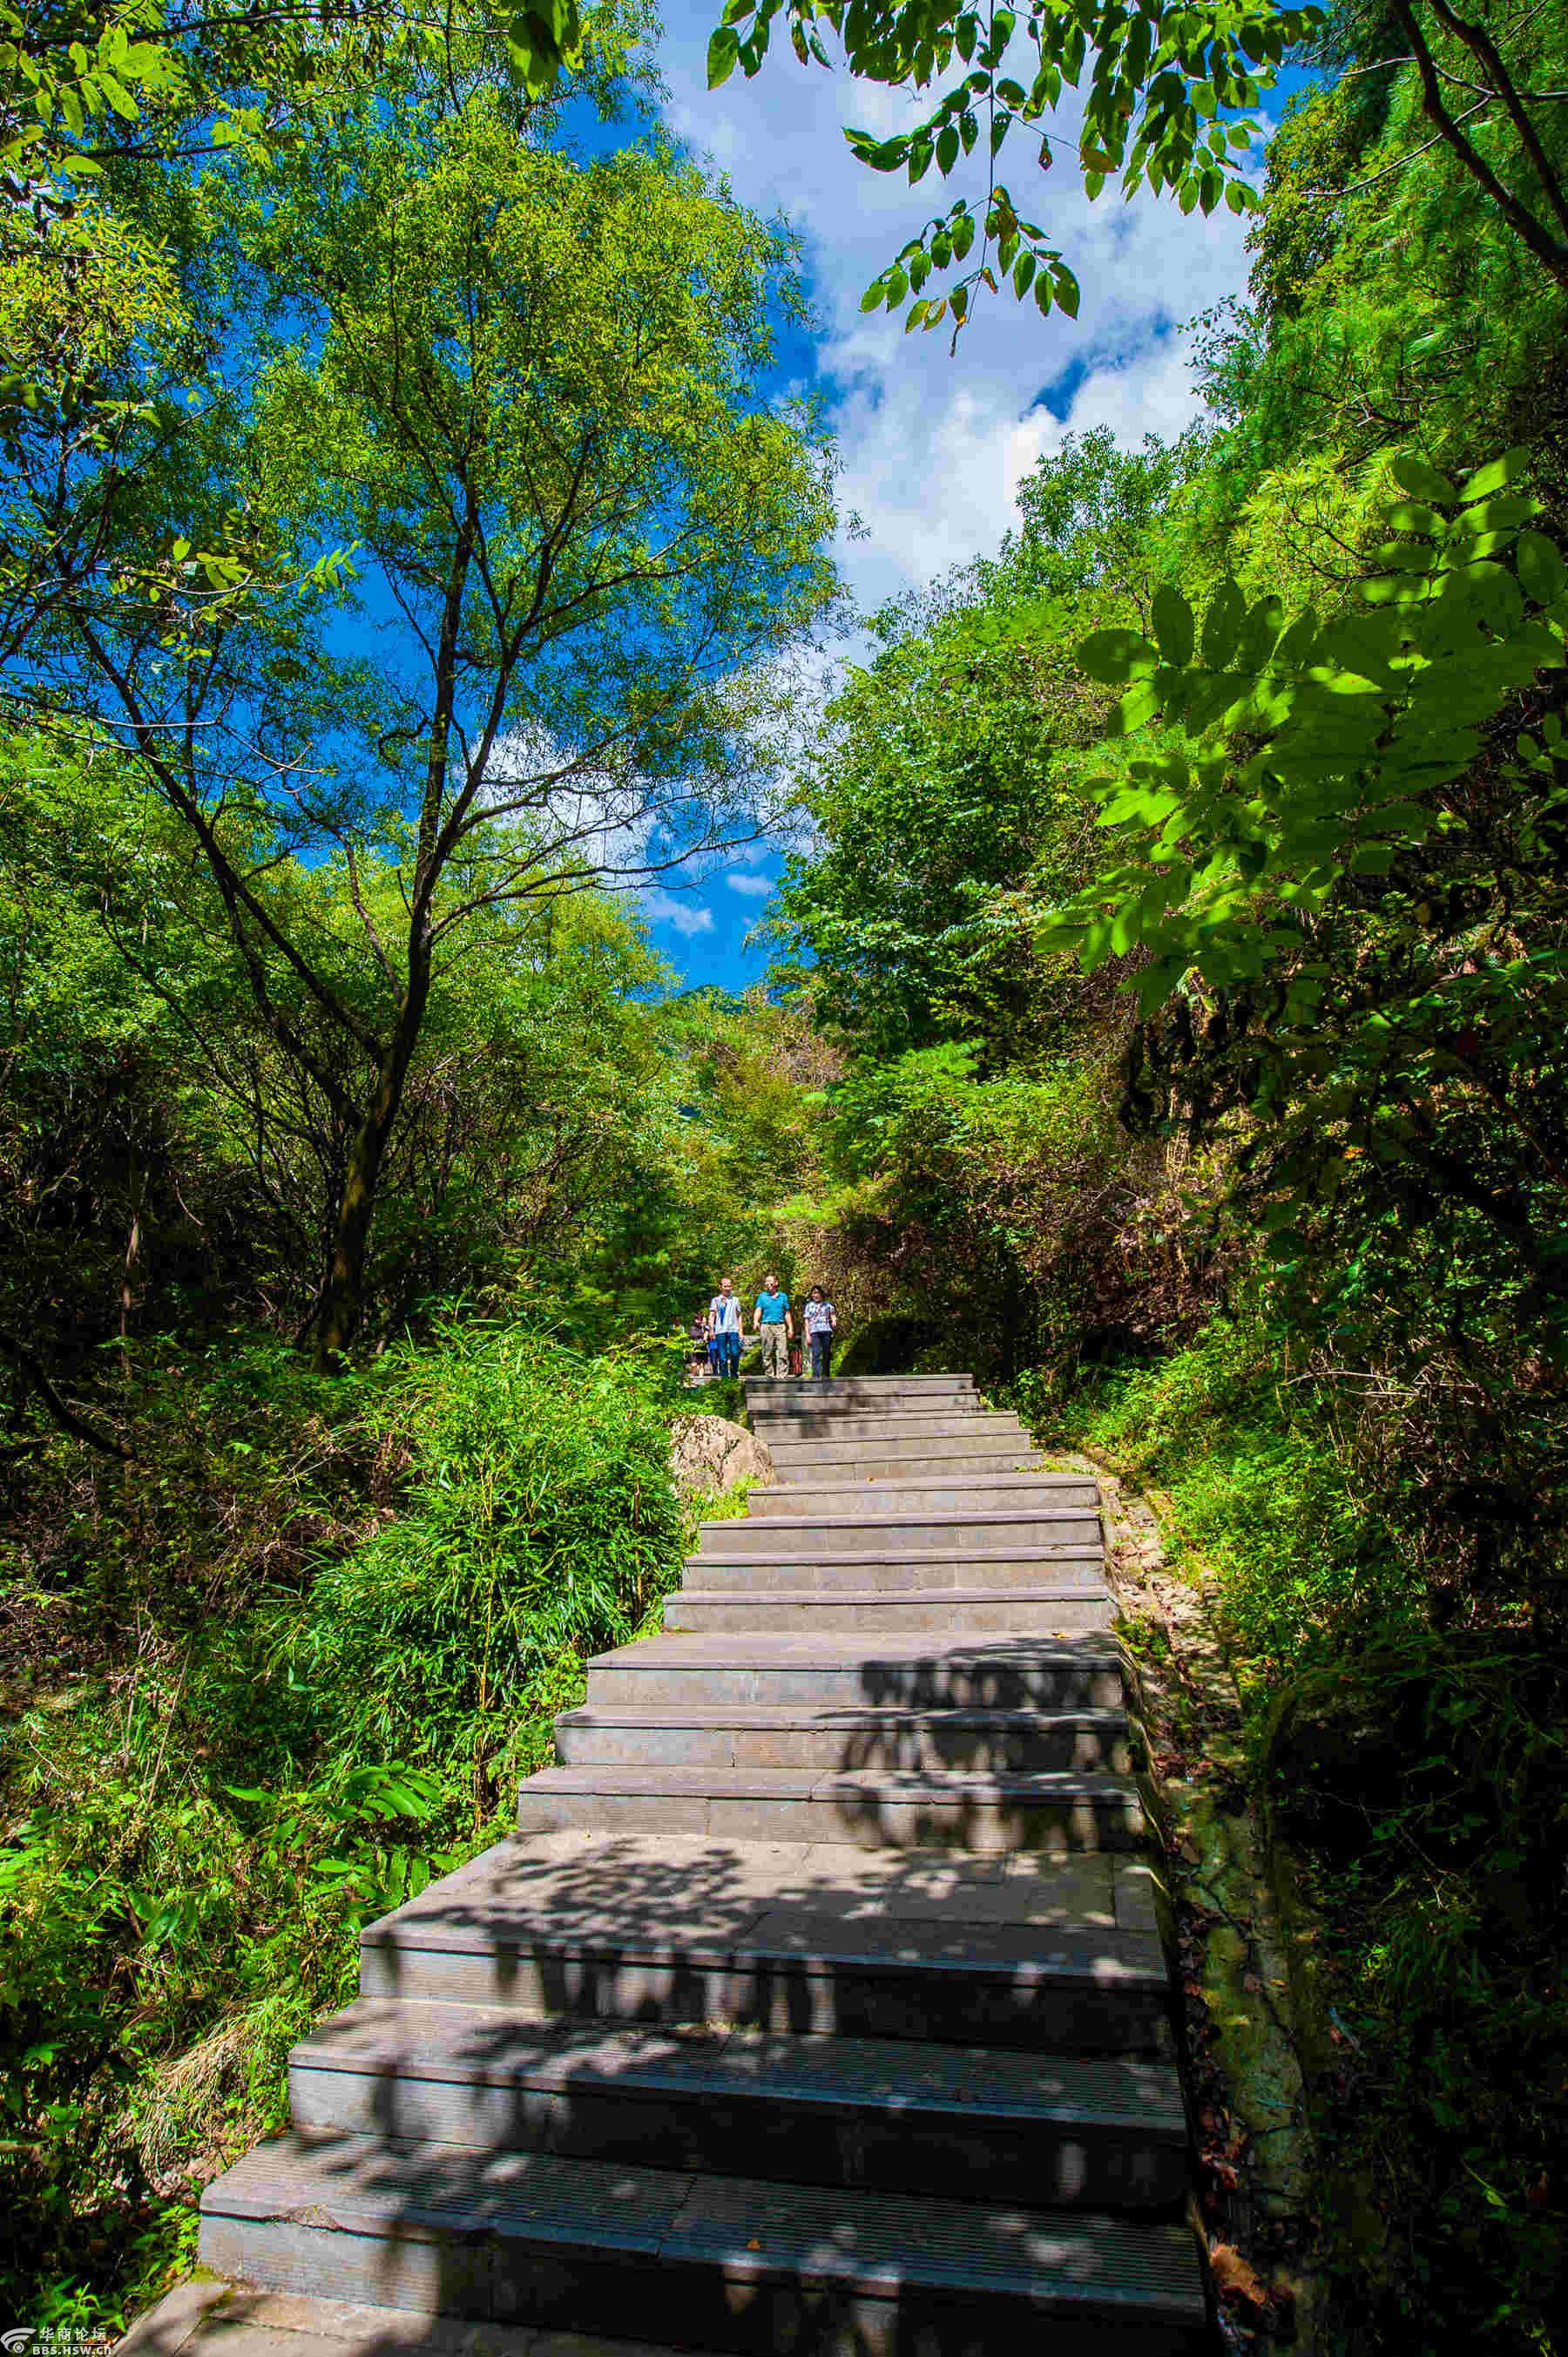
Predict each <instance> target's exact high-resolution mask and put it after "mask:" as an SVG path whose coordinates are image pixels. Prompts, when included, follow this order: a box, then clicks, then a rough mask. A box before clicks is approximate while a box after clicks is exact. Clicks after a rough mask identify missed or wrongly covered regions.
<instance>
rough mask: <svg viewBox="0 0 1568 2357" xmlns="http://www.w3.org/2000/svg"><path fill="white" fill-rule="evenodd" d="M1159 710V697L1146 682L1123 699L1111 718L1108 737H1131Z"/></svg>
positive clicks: (1107, 731)
mask: <svg viewBox="0 0 1568 2357" xmlns="http://www.w3.org/2000/svg"><path fill="white" fill-rule="evenodd" d="M1159 708H1160V699H1159V696H1158V694H1156V693H1155V689H1154V688H1152V687H1151V686H1150V685H1149V684H1148V683H1147V682H1146V681H1145V682H1144V683H1142V684H1140V685H1139V686H1137V687H1133V688H1130V689H1129V690H1128V692H1127V694H1125V695H1124V696H1123V697H1122V701H1121V703H1120V704H1119V705H1117V707H1116V709H1115V711H1114V712H1113V713H1112V716H1111V719H1110V723H1109V725H1108V726H1107V728H1106V731H1105V733H1106V735H1107V736H1108V737H1130V736H1131V735H1132V733H1133V730H1134V729H1135V728H1142V726H1144V722H1145V721H1146V720H1152V719H1153V718H1154V716H1155V713H1156V712H1157V711H1158V710H1159Z"/></svg>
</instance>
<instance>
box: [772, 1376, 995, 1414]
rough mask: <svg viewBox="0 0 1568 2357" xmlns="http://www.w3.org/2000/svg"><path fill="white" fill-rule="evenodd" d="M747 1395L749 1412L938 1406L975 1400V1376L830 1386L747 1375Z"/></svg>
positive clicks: (844, 1381) (859, 1380)
mask: <svg viewBox="0 0 1568 2357" xmlns="http://www.w3.org/2000/svg"><path fill="white" fill-rule="evenodd" d="M745 1391H746V1405H747V1407H748V1408H770V1407H772V1408H776V1407H789V1406H792V1405H794V1404H795V1403H796V1402H797V1401H802V1402H804V1403H805V1404H806V1405H810V1406H811V1407H815V1408H822V1409H833V1408H838V1407H842V1406H844V1405H850V1406H857V1405H865V1406H866V1407H871V1408H883V1407H897V1406H898V1405H900V1404H901V1403H902V1402H903V1401H906V1400H908V1401H912V1402H916V1403H928V1404H934V1403H937V1402H940V1401H942V1400H950V1399H956V1400H965V1401H968V1400H972V1399H973V1398H974V1396H975V1391H974V1377H973V1376H972V1375H832V1376H830V1378H829V1379H828V1381H827V1382H826V1383H819V1382H818V1381H817V1379H816V1377H815V1376H814V1375H747V1376H746V1381H745Z"/></svg>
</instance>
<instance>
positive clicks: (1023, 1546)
mask: <svg viewBox="0 0 1568 2357" xmlns="http://www.w3.org/2000/svg"><path fill="white" fill-rule="evenodd" d="M698 1533H699V1536H700V1538H701V1541H702V1547H703V1554H704V1555H768V1554H769V1553H771V1552H774V1551H779V1552H781V1553H782V1554H784V1555H789V1553H790V1552H792V1551H793V1549H794V1548H795V1547H797V1546H798V1545H799V1544H800V1540H802V1539H809V1540H810V1543H811V1547H812V1549H813V1550H814V1551H819V1552H820V1553H821V1554H822V1556H823V1557H824V1558H825V1559H826V1560H828V1561H832V1558H833V1557H834V1556H835V1555H859V1554H865V1553H873V1552H874V1553H876V1554H878V1555H956V1556H957V1557H958V1558H959V1559H962V1557H963V1556H964V1555H970V1554H981V1555H1008V1554H1012V1553H1013V1552H1015V1551H1022V1552H1023V1553H1024V1554H1025V1555H1032V1554H1039V1553H1042V1552H1046V1551H1048V1550H1049V1549H1051V1548H1053V1547H1055V1548H1058V1549H1060V1550H1062V1551H1064V1552H1066V1551H1069V1550H1070V1551H1072V1552H1074V1553H1077V1552H1081V1551H1085V1550H1088V1551H1091V1552H1093V1553H1095V1554H1099V1553H1100V1552H1101V1541H1100V1516H1099V1514H1098V1513H1097V1512H1093V1511H1091V1510H1086V1509H1082V1508H1058V1509H1057V1510H1056V1511H1054V1512H1053V1511H1051V1510H1050V1509H1046V1510H1045V1511H1043V1512H1021V1511H1016V1510H1015V1511H1013V1512H1009V1511H1008V1509H1007V1508H1006V1507H1005V1506H1001V1507H997V1506H986V1507H984V1508H979V1509H977V1510H976V1511H975V1512H972V1513H919V1512H910V1511H909V1510H908V1508H901V1507H898V1506H896V1505H892V1504H890V1503H887V1502H885V1501H883V1500H882V1499H880V1498H875V1497H868V1498H867V1500H866V1503H865V1512H862V1513H858V1514H829V1513H817V1514H814V1515H813V1516H812V1518H811V1526H810V1528H809V1530H805V1531H800V1532H798V1533H797V1532H794V1531H789V1532H779V1531H777V1530H776V1529H775V1528H774V1526H773V1525H772V1524H771V1523H769V1524H768V1527H767V1528H766V1529H764V1528H763V1527H762V1526H761V1525H760V1524H759V1523H754V1522H753V1521H752V1520H751V1519H750V1517H749V1516H747V1517H746V1518H745V1519H744V1520H736V1521H731V1522H722V1523H699V1525H698ZM971 1534H972V1537H973V1545H972V1546H971V1545H969V1544H967V1541H968V1539H969V1538H970V1536H971Z"/></svg>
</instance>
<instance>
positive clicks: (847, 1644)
mask: <svg viewBox="0 0 1568 2357" xmlns="http://www.w3.org/2000/svg"><path fill="white" fill-rule="evenodd" d="M896 1636H897V1631H890V1632H889V1635H888V1636H886V1637H874V1638H866V1637H861V1636H855V1635H854V1634H852V1633H849V1632H845V1633H844V1634H843V1635H837V1636H835V1635H834V1634H833V1633H832V1631H816V1630H813V1631H803V1632H801V1633H800V1634H796V1633H795V1631H784V1632H782V1633H781V1634H779V1636H776V1637H774V1636H768V1635H757V1636H748V1635H746V1633H745V1631H736V1634H735V1635H734V1636H728V1635H710V1634H707V1633H704V1632H703V1631H692V1632H690V1633H687V1632H684V1631H681V1630H674V1629H671V1630H665V1631H658V1632H656V1633H655V1634H654V1635H653V1636H650V1637H639V1639H638V1640H637V1641H636V1642H635V1643H633V1644H630V1645H618V1646H617V1647H616V1649H615V1650H614V1652H608V1653H594V1654H591V1655H590V1656H589V1660H588V1663H587V1666H588V1668H589V1669H590V1670H604V1669H609V1668H610V1667H612V1666H613V1667H615V1668H616V1669H618V1670H624V1669H628V1668H644V1667H646V1668H648V1669H650V1670H654V1669H658V1668H660V1667H661V1666H663V1665H664V1664H666V1663H669V1664H670V1665H671V1666H678V1665H687V1666H693V1667H707V1666H710V1665H711V1666H713V1667H715V1668H722V1669H757V1670H767V1669H772V1668H775V1667H787V1668H789V1669H823V1670H838V1669H843V1668H844V1667H845V1666H846V1665H847V1666H849V1667H852V1668H859V1669H867V1670H875V1669H890V1670H891V1669H917V1668H920V1667H923V1666H931V1665H935V1666H938V1667H943V1668H951V1669H956V1668H963V1669H981V1668H983V1667H984V1666H985V1665H986V1664H988V1663H994V1664H995V1665H996V1666H997V1667H998V1668H1004V1669H1013V1668H1015V1667H1016V1666H1017V1665H1018V1664H1019V1663H1031V1664H1036V1665H1045V1666H1050V1667H1056V1666H1060V1667H1064V1668H1075V1669H1076V1668H1083V1667H1090V1668H1097V1669H1098V1668H1103V1669H1112V1670H1113V1669H1120V1668H1121V1666H1122V1654H1121V1651H1120V1649H1119V1648H1118V1647H1117V1646H1116V1645H1114V1644H1112V1643H1110V1642H1108V1641H1107V1640H1106V1639H1105V1638H1104V1637H1102V1636H1101V1635H1099V1634H1098V1632H1096V1633H1095V1634H1094V1635H1092V1636H1089V1637H1082V1638H1079V1639H1076V1640H1072V1639H1069V1640H1067V1641H1057V1642H1047V1641H1046V1640H1044V1639H1042V1638H1039V1637H1032V1636H1028V1635H1024V1636H1021V1637H1016V1638H1012V1639H1008V1640H1006V1641H999V1640H998V1639H996V1638H994V1637H992V1638H984V1637H980V1638H976V1637H972V1636H971V1637H966V1636H963V1635H961V1634H960V1635H953V1636H951V1637H943V1636H942V1635H940V1634H938V1635H935V1636H929V1637H926V1636H920V1635H918V1634H915V1635H914V1636H913V1637H912V1640H911V1641H910V1642H909V1643H908V1644H903V1645H898V1646H897V1647H896V1648H895V1647H893V1646H891V1645H890V1641H889V1640H890V1638H891V1637H896Z"/></svg>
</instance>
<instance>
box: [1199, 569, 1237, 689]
mask: <svg viewBox="0 0 1568 2357" xmlns="http://www.w3.org/2000/svg"><path fill="white" fill-rule="evenodd" d="M1246 614H1247V607H1246V601H1245V599H1244V598H1243V597H1242V595H1241V592H1240V589H1239V588H1238V587H1236V584H1235V583H1234V581H1222V582H1221V583H1220V585H1219V588H1218V589H1217V590H1216V591H1215V593H1214V595H1213V597H1211V598H1210V599H1209V601H1208V613H1207V614H1206V615H1205V616H1204V618H1203V643H1202V654H1203V662H1204V667H1205V669H1206V670H1208V671H1223V670H1224V668H1225V666H1226V664H1227V663H1228V662H1230V658H1231V656H1232V655H1233V654H1234V653H1235V651H1236V649H1237V646H1238V645H1239V644H1240V637H1241V625H1242V623H1243V621H1244V620H1245V619H1246Z"/></svg>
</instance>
